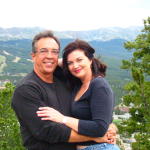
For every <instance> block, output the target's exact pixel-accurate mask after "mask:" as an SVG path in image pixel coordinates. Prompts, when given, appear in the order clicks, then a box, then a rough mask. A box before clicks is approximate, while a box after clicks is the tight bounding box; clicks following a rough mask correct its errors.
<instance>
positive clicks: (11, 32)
mask: <svg viewBox="0 0 150 150" xmlns="http://www.w3.org/2000/svg"><path fill="white" fill-rule="evenodd" d="M43 30H45V29H44V28H39V27H34V28H0V40H3V41H4V40H12V39H32V38H33V36H34V35H35V34H36V33H38V32H40V31H43ZM141 30H142V27H140V26H135V27H128V28H120V27H109V28H100V29H96V30H88V31H54V33H55V34H56V36H58V37H59V38H61V39H76V38H79V39H83V40H87V41H93V40H100V41H108V40H111V39H124V40H133V39H134V38H135V37H136V36H137V35H138V34H139V33H140V32H141Z"/></svg>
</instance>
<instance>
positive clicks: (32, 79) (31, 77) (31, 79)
mask: <svg viewBox="0 0 150 150" xmlns="http://www.w3.org/2000/svg"><path fill="white" fill-rule="evenodd" d="M27 85H38V82H37V79H36V75H35V73H34V72H31V73H29V74H27V75H26V76H25V77H24V78H23V79H22V80H21V81H20V82H19V83H18V84H17V86H16V88H18V87H21V86H27Z"/></svg>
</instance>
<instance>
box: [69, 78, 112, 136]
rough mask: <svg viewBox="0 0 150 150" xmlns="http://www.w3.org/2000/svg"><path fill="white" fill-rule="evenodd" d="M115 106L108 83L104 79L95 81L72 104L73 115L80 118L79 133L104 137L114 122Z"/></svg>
mask: <svg viewBox="0 0 150 150" xmlns="http://www.w3.org/2000/svg"><path fill="white" fill-rule="evenodd" d="M78 90H79V88H77V89H76V90H75V91H74V94H73V95H74V96H73V97H75V95H76V92H77V91H78ZM113 105H114V95H113V92H112V90H111V88H110V86H109V84H108V82H107V81H106V80H105V79H104V78H102V77H97V78H95V79H93V80H92V81H91V82H90V85H89V88H88V89H87V91H86V92H85V93H84V94H83V95H82V96H81V97H80V98H79V99H78V100H76V101H74V102H73V103H72V115H73V116H74V117H75V118H79V125H78V133H79V134H83V135H87V136H92V137H102V136H103V135H104V134H105V133H106V131H107V129H108V126H109V124H110V123H111V122H112V112H113Z"/></svg>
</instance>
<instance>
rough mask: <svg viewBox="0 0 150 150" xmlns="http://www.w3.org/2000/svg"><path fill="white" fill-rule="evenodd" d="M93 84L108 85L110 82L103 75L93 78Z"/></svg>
mask: <svg viewBox="0 0 150 150" xmlns="http://www.w3.org/2000/svg"><path fill="white" fill-rule="evenodd" d="M91 86H92V87H93V86H94V87H95V86H96V87H101V86H103V87H105V86H106V87H107V86H109V83H108V81H107V80H106V79H105V78H104V77H101V76H98V77H95V78H94V79H92V80H91Z"/></svg>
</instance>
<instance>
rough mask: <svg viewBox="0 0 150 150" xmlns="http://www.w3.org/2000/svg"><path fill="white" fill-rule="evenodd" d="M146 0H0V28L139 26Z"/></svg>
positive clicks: (147, 12) (149, 7)
mask: <svg viewBox="0 0 150 150" xmlns="http://www.w3.org/2000/svg"><path fill="white" fill-rule="evenodd" d="M148 16H150V0H0V27H2V28H11V27H42V28H46V29H50V30H55V31H64V30H65V31H66V30H73V31H79V30H80V31H81V30H91V29H99V28H105V27H123V28H126V27H130V26H143V20H144V19H147V17H148Z"/></svg>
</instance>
